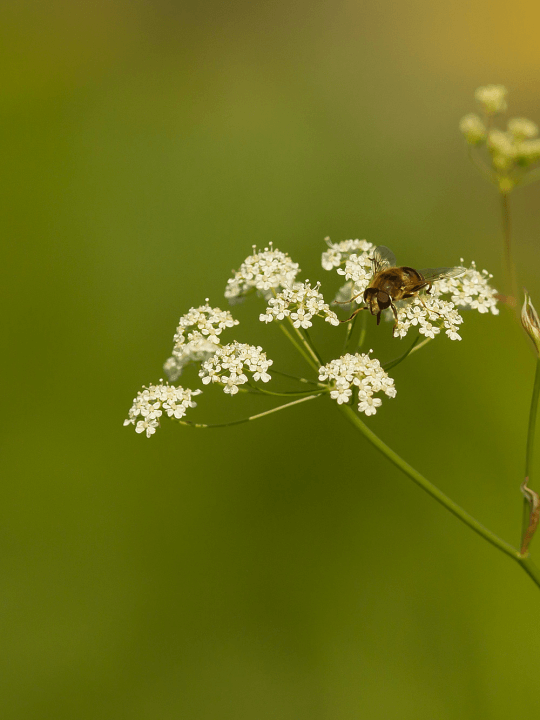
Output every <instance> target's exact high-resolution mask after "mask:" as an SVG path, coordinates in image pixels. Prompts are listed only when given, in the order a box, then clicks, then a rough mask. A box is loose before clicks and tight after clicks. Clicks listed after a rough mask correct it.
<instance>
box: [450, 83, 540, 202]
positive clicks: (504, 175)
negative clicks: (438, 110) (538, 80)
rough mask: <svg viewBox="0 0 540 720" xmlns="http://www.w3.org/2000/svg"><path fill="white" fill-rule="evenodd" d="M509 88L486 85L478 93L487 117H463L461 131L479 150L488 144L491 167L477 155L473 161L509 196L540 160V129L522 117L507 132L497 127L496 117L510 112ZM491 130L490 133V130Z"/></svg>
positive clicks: (517, 118)
mask: <svg viewBox="0 0 540 720" xmlns="http://www.w3.org/2000/svg"><path fill="white" fill-rule="evenodd" d="M506 94H507V91H506V88H505V87H503V86H502V85H486V86H485V87H480V88H478V89H477V90H476V92H475V96H476V99H477V100H478V102H479V103H480V106H481V108H482V110H483V115H484V117H483V118H482V117H480V116H479V115H476V114H475V113H470V114H469V115H465V117H463V118H461V121H460V123H459V128H460V130H461V132H462V133H463V135H464V136H465V139H466V140H467V143H468V144H469V145H471V146H476V148H479V147H480V146H482V145H485V147H486V148H487V150H488V152H489V159H490V161H491V168H488V167H486V166H485V164H483V161H480V160H479V158H477V157H476V156H475V154H474V153H473V152H472V148H471V158H472V160H473V161H474V162H475V164H476V165H477V166H478V168H479V169H480V171H481V172H482V174H483V175H484V176H486V177H487V178H488V179H489V180H490V181H491V182H493V183H494V184H496V185H497V186H498V188H499V190H500V192H502V193H509V192H510V191H511V190H512V189H513V188H514V187H515V186H516V185H519V184H520V183H521V182H522V181H523V180H524V179H525V178H526V176H527V171H528V169H530V166H531V165H533V164H534V163H536V162H537V161H538V160H540V139H538V138H537V135H538V126H537V125H536V123H534V122H533V121H532V120H529V119H527V118H522V117H516V118H511V119H510V120H509V121H508V125H507V127H506V130H503V129H501V128H497V127H493V117H494V116H495V115H497V114H498V113H501V112H504V111H505V110H506ZM488 127H489V130H488Z"/></svg>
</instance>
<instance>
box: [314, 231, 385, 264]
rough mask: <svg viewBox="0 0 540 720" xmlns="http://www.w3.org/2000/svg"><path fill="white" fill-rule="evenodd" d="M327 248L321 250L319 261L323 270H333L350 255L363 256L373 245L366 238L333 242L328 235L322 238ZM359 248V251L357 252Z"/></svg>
mask: <svg viewBox="0 0 540 720" xmlns="http://www.w3.org/2000/svg"><path fill="white" fill-rule="evenodd" d="M324 240H325V242H326V244H327V245H328V247H329V249H328V250H326V251H325V252H323V254H322V258H321V263H322V266H323V268H324V269H325V270H333V268H335V267H336V268H337V267H339V266H340V265H342V264H344V263H345V261H346V260H348V259H349V257H350V256H351V255H353V254H354V255H355V256H360V257H363V256H364V255H366V256H367V253H369V251H370V250H372V249H373V247H374V245H373V244H372V243H370V242H368V241H367V240H342V241H341V242H339V243H333V242H332V241H331V240H330V238H329V237H326V238H324ZM359 250H360V253H359V252H358V251H359Z"/></svg>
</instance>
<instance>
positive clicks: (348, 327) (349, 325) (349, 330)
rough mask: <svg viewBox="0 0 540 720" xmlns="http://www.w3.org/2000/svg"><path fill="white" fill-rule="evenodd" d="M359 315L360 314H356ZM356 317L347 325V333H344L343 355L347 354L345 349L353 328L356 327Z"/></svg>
mask: <svg viewBox="0 0 540 720" xmlns="http://www.w3.org/2000/svg"><path fill="white" fill-rule="evenodd" d="M358 315H360V313H358ZM358 315H355V316H354V317H353V319H352V320H351V322H350V323H347V331H346V333H345V342H344V343H343V354H345V353H346V352H347V347H348V345H349V340H350V339H351V335H352V333H353V330H354V326H355V325H356V321H357V319H358Z"/></svg>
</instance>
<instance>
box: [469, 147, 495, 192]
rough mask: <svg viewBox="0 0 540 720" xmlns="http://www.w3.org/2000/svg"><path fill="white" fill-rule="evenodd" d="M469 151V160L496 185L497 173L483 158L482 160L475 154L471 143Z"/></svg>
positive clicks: (483, 175)
mask: <svg viewBox="0 0 540 720" xmlns="http://www.w3.org/2000/svg"><path fill="white" fill-rule="evenodd" d="M468 152H469V160H470V161H471V162H472V164H473V165H474V166H475V168H476V169H477V170H478V172H479V173H480V175H482V177H484V178H485V179H486V180H487V181H488V182H490V183H491V184H492V185H496V184H497V177H496V175H495V173H494V172H493V171H492V170H491V169H490V168H489V167H488V166H487V165H486V164H485V163H484V161H483V160H481V159H480V158H479V157H478V156H477V155H476V154H475V152H474V150H473V149H472V147H471V146H470V145H469V147H468Z"/></svg>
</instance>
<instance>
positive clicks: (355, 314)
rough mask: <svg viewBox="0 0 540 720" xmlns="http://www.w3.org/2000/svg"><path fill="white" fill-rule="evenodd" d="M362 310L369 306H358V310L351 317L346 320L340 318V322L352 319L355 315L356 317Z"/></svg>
mask: <svg viewBox="0 0 540 720" xmlns="http://www.w3.org/2000/svg"><path fill="white" fill-rule="evenodd" d="M362 310H367V307H366V306H365V305H364V306H363V307H361V308H358V309H357V310H355V311H354V312H353V314H352V315H351V317H348V318H347V319H346V320H340V321H339V322H340V323H346V322H349V321H350V320H352V319H353V318H354V317H356V316H357V315H358V313H359V312H362Z"/></svg>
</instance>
